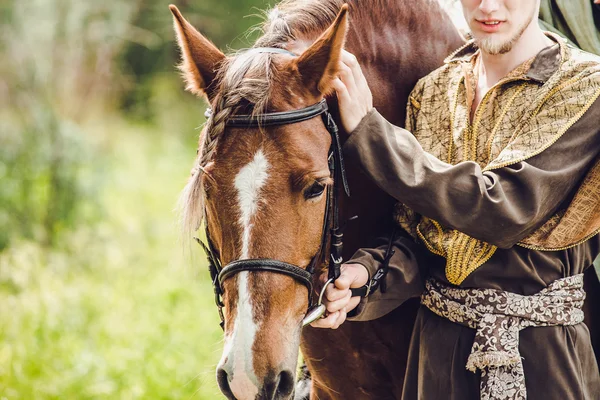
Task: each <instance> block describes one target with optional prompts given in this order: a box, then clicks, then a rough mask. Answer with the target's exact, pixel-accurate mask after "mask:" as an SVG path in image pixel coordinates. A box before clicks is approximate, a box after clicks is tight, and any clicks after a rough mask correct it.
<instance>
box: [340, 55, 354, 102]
mask: <svg viewBox="0 0 600 400" xmlns="http://www.w3.org/2000/svg"><path fill="white" fill-rule="evenodd" d="M339 69H340V72H339V76H340V79H341V80H342V82H343V83H344V85H346V88H347V89H348V92H349V93H350V94H351V95H352V94H353V93H356V82H355V81H354V75H353V73H352V70H351V69H350V67H348V66H347V65H346V64H344V63H342V62H340V63H339Z"/></svg>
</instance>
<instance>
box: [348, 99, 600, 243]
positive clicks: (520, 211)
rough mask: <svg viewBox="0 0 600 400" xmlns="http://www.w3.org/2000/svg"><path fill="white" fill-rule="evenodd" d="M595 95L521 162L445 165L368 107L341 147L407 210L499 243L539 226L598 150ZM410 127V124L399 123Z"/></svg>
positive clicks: (599, 112) (599, 128) (599, 136)
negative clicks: (563, 128) (561, 130)
mask: <svg viewBox="0 0 600 400" xmlns="http://www.w3.org/2000/svg"><path fill="white" fill-rule="evenodd" d="M599 120H600V100H596V102H595V103H594V104H593V105H592V107H591V108H590V109H589V110H588V112H586V113H585V114H584V115H583V117H582V118H581V119H579V120H578V121H577V122H576V123H575V124H574V125H573V126H572V127H571V128H569V129H568V130H567V132H565V133H564V134H563V135H562V136H561V138H560V139H559V140H557V141H556V143H554V144H553V145H552V146H550V147H549V148H547V149H546V150H544V151H543V152H541V153H540V154H538V155H536V156H533V157H531V158H529V159H527V160H526V161H521V162H517V163H515V164H512V165H509V166H506V167H503V168H499V169H495V170H492V171H485V172H484V171H482V169H481V167H480V166H479V164H478V163H476V162H473V161H464V162H461V163H458V164H456V165H451V164H448V163H445V162H443V161H441V160H439V159H437V158H436V157H434V156H432V155H431V154H429V153H427V152H425V151H424V150H423V148H422V147H421V146H420V144H419V143H418V142H417V140H416V139H415V137H414V136H413V135H412V134H411V133H410V132H408V131H407V130H404V129H401V128H398V127H395V126H393V125H392V124H390V123H389V122H387V121H386V120H385V119H384V118H383V117H382V116H381V115H380V114H379V113H378V112H377V110H375V109H373V110H372V111H371V112H370V113H369V114H368V115H367V116H366V117H365V118H364V119H363V120H362V121H361V122H360V124H359V125H358V127H357V128H356V129H355V131H354V132H353V133H352V135H351V136H350V138H349V139H348V141H347V142H346V144H345V145H344V152H345V154H346V157H347V162H358V163H359V164H360V166H361V168H362V169H363V170H364V171H365V172H366V173H367V175H369V176H370V177H371V179H373V181H375V182H376V183H377V184H378V185H379V187H381V188H382V189H383V190H384V191H386V192H387V193H388V194H390V195H391V196H393V197H394V198H396V199H397V200H398V201H400V202H402V203H404V204H406V205H407V206H409V207H410V208H412V209H413V210H414V211H415V212H417V213H419V214H421V215H424V216H427V217H429V218H432V219H434V220H436V221H438V222H440V223H441V224H442V225H445V226H447V227H450V228H453V229H457V230H459V231H461V232H463V233H465V234H467V235H469V236H472V237H474V238H476V239H479V240H483V241H485V242H488V243H490V244H493V245H496V246H498V247H500V248H510V247H512V246H513V245H515V244H516V243H518V242H519V241H520V240H521V239H523V238H525V237H526V236H527V235H529V234H530V233H531V232H533V231H534V230H535V229H537V228H538V227H539V226H541V225H542V224H543V223H544V222H545V221H546V220H547V219H548V218H549V217H550V216H551V215H552V214H553V213H555V212H556V211H557V209H558V208H559V206H560V205H561V204H562V203H563V202H564V201H566V200H568V198H569V195H570V194H572V192H573V190H574V189H575V188H576V187H577V185H578V184H579V183H580V181H581V179H582V178H583V176H584V175H585V173H586V171H587V170H588V169H589V168H590V166H591V165H592V162H593V161H594V159H596V157H597V156H598V153H599V149H600V124H598V121H599ZM407 126H410V125H407Z"/></svg>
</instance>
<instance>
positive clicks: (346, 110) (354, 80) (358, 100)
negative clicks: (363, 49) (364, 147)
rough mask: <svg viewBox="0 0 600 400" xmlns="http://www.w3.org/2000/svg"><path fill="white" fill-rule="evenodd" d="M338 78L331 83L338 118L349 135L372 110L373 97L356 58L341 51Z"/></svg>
mask: <svg viewBox="0 0 600 400" xmlns="http://www.w3.org/2000/svg"><path fill="white" fill-rule="evenodd" d="M339 69H340V76H339V78H336V79H335V80H334V81H333V88H334V89H335V92H336V94H337V98H338V104H339V107H340V118H341V120H342V125H343V126H344V129H345V130H346V132H348V133H351V132H352V131H353V130H354V129H355V128H356V127H357V126H358V123H359V122H360V121H361V120H362V119H363V118H364V116H365V115H367V113H368V112H369V111H371V109H372V108H373V95H372V94H371V90H370V89H369V85H368V84H367V80H366V79H365V76H364V75H363V73H362V70H361V69H360V65H359V64H358V61H357V60H356V57H355V56H354V55H353V54H351V53H349V52H347V51H346V50H342V61H340V65H339Z"/></svg>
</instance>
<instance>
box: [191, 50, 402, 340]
mask: <svg viewBox="0 0 600 400" xmlns="http://www.w3.org/2000/svg"><path fill="white" fill-rule="evenodd" d="M249 51H253V52H268V53H280V54H287V55H292V56H294V57H296V54H294V53H291V52H289V51H287V50H283V49H278V48H255V49H250V50H249ZM210 115H211V110H210V109H208V110H207V111H206V113H205V116H207V117H210ZM318 116H321V118H322V120H323V123H324V124H325V128H326V129H327V131H328V132H329V134H330V135H331V147H330V149H329V153H328V166H329V174H330V177H331V178H332V179H333V184H332V185H327V191H326V204H325V215H324V218H323V230H322V234H321V244H320V246H319V250H318V251H317V253H316V254H315V255H314V256H313V258H312V260H311V262H310V263H309V265H308V267H307V268H306V269H303V268H300V267H298V266H296V265H292V264H289V263H286V262H283V261H279V260H275V259H270V258H253V259H242V260H235V261H232V262H230V263H228V264H227V265H225V266H222V265H221V262H220V260H219V257H218V253H217V252H216V251H215V249H214V247H213V245H212V241H211V240H210V235H209V232H208V226H206V239H207V243H208V244H204V243H203V242H202V241H201V240H200V239H198V238H196V241H197V242H198V243H199V244H200V245H201V246H202V248H203V249H204V251H205V252H206V255H207V258H208V264H209V271H210V277H211V280H212V283H213V288H214V294H215V303H216V305H217V309H218V311H219V317H220V318H221V323H220V325H221V328H224V323H225V318H224V316H223V307H224V304H223V302H222V296H223V282H225V280H227V279H228V278H230V277H232V276H234V275H236V274H237V273H239V272H242V271H248V272H254V271H262V272H271V273H276V274H283V275H287V276H289V277H292V278H294V279H295V280H296V281H298V282H299V283H301V284H303V285H304V286H306V288H307V289H308V310H307V313H306V315H305V317H304V319H303V321H302V326H305V325H308V324H310V323H311V322H313V321H315V320H317V319H319V318H321V317H322V316H323V315H324V314H325V305H323V303H322V298H323V294H324V292H325V288H326V287H327V285H328V284H329V283H333V282H334V281H335V280H336V279H337V278H338V277H339V276H340V267H341V264H342V261H343V259H342V251H343V237H344V233H343V230H344V226H340V220H339V204H338V203H339V201H338V192H339V191H340V187H339V185H340V183H341V185H342V186H343V190H344V192H345V194H346V195H347V196H350V188H349V186H348V180H347V178H346V170H345V167H344V158H343V154H342V147H341V143H340V138H339V130H338V127H337V125H336V123H335V121H334V120H333V117H332V116H331V114H330V113H329V110H328V107H327V102H326V100H325V99H323V100H321V101H320V102H318V103H316V104H314V105H312V106H308V107H305V108H301V109H298V110H292V111H282V112H273V113H266V114H259V115H234V116H232V117H230V118H229V119H228V120H227V121H226V122H225V126H226V127H231V128H260V127H268V126H278V125H289V124H295V123H298V122H302V121H306V120H309V119H312V118H316V117H318ZM354 218H356V217H354ZM354 218H351V219H354ZM327 248H329V257H324V255H325V251H326V249H327ZM388 253H390V251H388ZM392 254H393V253H392ZM389 257H391V254H390V255H389ZM389 257H388V256H386V258H387V259H388V260H389ZM327 259H329V261H328V263H327V264H328V267H327V268H328V280H327V282H326V283H325V284H324V285H323V287H322V289H321V291H320V295H319V298H318V302H317V304H316V305H314V304H313V275H314V273H315V271H316V267H317V266H318V264H319V262H320V261H321V262H322V263H324V262H326V261H327ZM386 272H387V271H386ZM381 275H382V274H380V273H379V271H378V274H376V276H375V277H374V278H373V279H372V280H370V281H369V282H368V284H367V285H365V286H364V287H363V288H359V289H352V292H353V295H359V296H367V295H368V294H369V293H370V292H372V291H373V290H374V288H375V287H376V286H378V285H379V281H380V280H381V279H382V278H383V277H385V274H383V276H381Z"/></svg>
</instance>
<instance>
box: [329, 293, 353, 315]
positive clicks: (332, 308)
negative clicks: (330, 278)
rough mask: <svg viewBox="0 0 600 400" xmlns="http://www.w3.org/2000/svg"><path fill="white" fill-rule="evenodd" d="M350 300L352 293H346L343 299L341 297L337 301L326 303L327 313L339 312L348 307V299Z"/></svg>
mask: <svg viewBox="0 0 600 400" xmlns="http://www.w3.org/2000/svg"><path fill="white" fill-rule="evenodd" d="M351 298H352V292H351V291H349V290H348V291H347V293H346V295H345V296H344V297H342V298H341V299H339V300H335V301H328V302H327V311H328V312H330V313H333V312H336V311H339V310H341V309H343V308H345V307H347V306H348V303H350V299H351Z"/></svg>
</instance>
